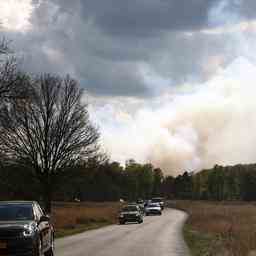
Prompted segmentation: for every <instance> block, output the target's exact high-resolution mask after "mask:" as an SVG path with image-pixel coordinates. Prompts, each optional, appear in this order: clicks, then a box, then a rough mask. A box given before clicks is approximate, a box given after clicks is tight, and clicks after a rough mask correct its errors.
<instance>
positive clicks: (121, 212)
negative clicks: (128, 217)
mask: <svg viewBox="0 0 256 256" xmlns="http://www.w3.org/2000/svg"><path fill="white" fill-rule="evenodd" d="M121 213H122V214H138V213H139V212H133V211H132V212H121Z"/></svg>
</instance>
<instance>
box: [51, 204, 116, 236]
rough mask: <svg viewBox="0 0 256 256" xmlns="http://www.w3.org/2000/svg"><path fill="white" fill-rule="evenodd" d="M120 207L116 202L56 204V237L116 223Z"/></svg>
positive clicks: (54, 219)
mask: <svg viewBox="0 0 256 256" xmlns="http://www.w3.org/2000/svg"><path fill="white" fill-rule="evenodd" d="M119 207H120V204H119V203H116V202H111V203H95V202H93V203H88V202H87V203H54V205H53V210H52V214H51V219H52V222H53V224H54V227H55V230H56V236H57V237H62V236H66V235H73V234H76V233H79V232H82V231H86V230H89V229H94V228H99V227H103V226H106V225H109V224H112V223H116V221H117V214H118V210H119Z"/></svg>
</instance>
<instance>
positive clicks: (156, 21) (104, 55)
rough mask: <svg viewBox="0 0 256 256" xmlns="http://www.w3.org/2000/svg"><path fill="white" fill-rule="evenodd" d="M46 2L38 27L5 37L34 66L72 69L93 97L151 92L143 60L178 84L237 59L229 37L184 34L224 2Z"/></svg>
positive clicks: (36, 21) (29, 67) (34, 20)
mask: <svg viewBox="0 0 256 256" xmlns="http://www.w3.org/2000/svg"><path fill="white" fill-rule="evenodd" d="M249 1H250V3H251V4H253V1H251V0H249ZM249 1H248V2H249ZM40 2H41V4H40V5H38V7H37V8H36V9H35V11H34V13H33V15H32V17H31V23H32V24H33V29H32V30H31V31H28V32H27V33H25V34H22V33H18V32H12V33H11V32H9V33H7V35H6V36H7V37H9V38H10V39H13V41H14V44H13V45H15V46H16V51H17V52H21V53H22V54H23V55H24V60H25V61H24V67H25V68H26V69H27V70H28V71H31V72H36V73H39V72H55V73H60V74H62V75H63V74H65V73H70V74H71V75H72V76H74V77H76V78H78V79H79V80H80V81H81V84H82V85H83V86H84V87H85V88H86V89H87V91H88V92H89V93H91V94H94V95H110V96H111V95H114V96H134V97H149V96H152V93H153V92H152V91H154V92H157V90H156V89H155V88H154V90H152V88H151V87H150V86H152V85H149V84H147V83H146V82H145V81H144V79H143V77H142V75H141V74H140V72H139V68H140V67H141V65H144V64H146V65H148V66H150V68H151V69H152V70H153V71H154V72H155V73H156V74H158V75H159V76H163V77H166V78H168V79H169V80H170V84H169V86H175V85H177V84H180V83H183V82H187V81H189V82H199V81H203V80H204V79H207V78H208V76H209V75H211V72H214V67H213V71H212V70H211V69H210V71H209V70H208V67H207V65H209V64H208V59H209V58H211V57H213V58H221V62H220V65H225V64H226V63H228V62H230V61H231V60H232V58H234V57H235V56H234V54H233V51H232V48H231V50H230V47H231V46H232V42H231V43H230V40H227V39H229V37H228V36H226V35H220V36H218V35H203V34H200V33H194V34H193V36H186V35H185V34H184V33H185V32H187V31H188V32H189V31H193V32H196V31H198V30H200V29H202V28H207V27H208V20H207V19H208V13H209V11H210V10H212V8H213V7H214V6H215V4H216V3H217V2H219V0H207V1H206V0H190V1H187V0H168V1H167V0H166V1H165V0H161V1H160V0H158V1H157V0H140V1H139V0H134V1H120V0H108V1H99V0H83V1H82V0H80V1H79V0H74V1H70V0H45V1H40ZM38 3H39V2H38V0H34V4H35V5H36V4H38ZM243 8H244V9H243V12H244V13H245V12H246V13H247V12H248V11H247V10H246V8H245V6H244V7H243ZM248 15H249V12H248ZM157 86H158V85H157V84H156V85H154V87H157Z"/></svg>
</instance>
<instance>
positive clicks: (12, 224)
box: [0, 221, 34, 230]
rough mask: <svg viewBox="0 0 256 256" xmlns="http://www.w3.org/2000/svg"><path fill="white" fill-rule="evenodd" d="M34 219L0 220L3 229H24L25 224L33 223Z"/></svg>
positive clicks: (0, 226) (0, 227)
mask: <svg viewBox="0 0 256 256" xmlns="http://www.w3.org/2000/svg"><path fill="white" fill-rule="evenodd" d="M33 223H34V222H33V221H0V230H1V229H24V226H26V225H31V224H33Z"/></svg>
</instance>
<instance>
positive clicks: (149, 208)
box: [146, 206, 161, 210]
mask: <svg viewBox="0 0 256 256" xmlns="http://www.w3.org/2000/svg"><path fill="white" fill-rule="evenodd" d="M146 210H161V208H160V207H159V206H156V207H147V208H146Z"/></svg>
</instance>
